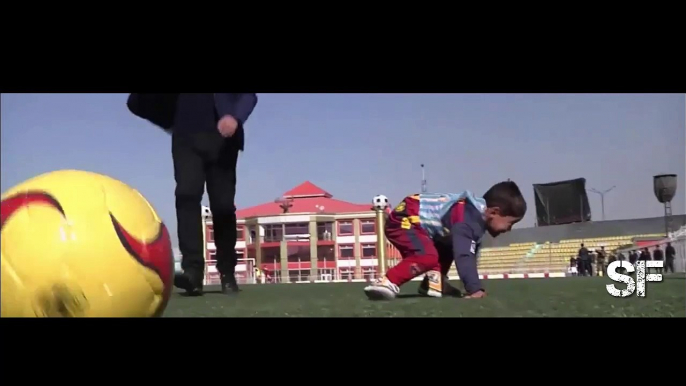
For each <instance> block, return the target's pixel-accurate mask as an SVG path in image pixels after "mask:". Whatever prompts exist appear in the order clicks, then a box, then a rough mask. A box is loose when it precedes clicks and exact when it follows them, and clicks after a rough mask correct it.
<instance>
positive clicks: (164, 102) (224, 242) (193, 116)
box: [128, 93, 257, 296]
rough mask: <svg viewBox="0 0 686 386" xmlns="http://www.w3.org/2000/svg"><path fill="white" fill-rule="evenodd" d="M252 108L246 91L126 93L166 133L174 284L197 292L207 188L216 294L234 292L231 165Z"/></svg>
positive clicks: (141, 113)
mask: <svg viewBox="0 0 686 386" xmlns="http://www.w3.org/2000/svg"><path fill="white" fill-rule="evenodd" d="M256 105H257V96H256V95H255V94H252V93H247V94H239V93H196V94H185V93H181V94H131V95H130V96H129V100H128V106H129V109H130V110H131V111H132V112H133V113H134V114H136V115H137V116H139V117H141V118H144V119H147V120H149V121H151V122H152V123H154V124H156V125H157V126H160V127H162V128H163V129H165V130H168V131H170V132H171V135H172V149H171V150H172V151H171V153H172V159H173V163H174V179H175V180H176V192H175V196H176V219H177V225H178V236H179V249H180V250H181V254H182V261H181V267H182V268H183V273H181V274H178V275H177V276H176V277H175V279H174V285H176V286H177V287H179V288H182V289H184V290H186V292H187V293H188V294H189V295H191V296H200V295H202V294H203V277H204V274H205V256H204V250H205V248H204V246H203V232H204V229H203V224H202V218H201V202H202V196H203V194H204V191H205V185H207V195H208V196H209V199H210V210H211V211H212V222H213V226H214V238H215V244H216V246H217V255H216V259H217V271H219V274H220V276H221V284H222V292H223V293H225V294H232V293H237V292H238V291H239V288H238V284H237V282H236V277H235V269H236V262H237V256H236V237H237V235H236V206H235V203H234V199H235V195H236V165H237V162H238V153H239V151H242V150H243V148H244V132H243V130H244V125H245V122H246V121H247V120H248V118H249V117H250V115H251V114H252V112H253V110H254V108H255V106H256Z"/></svg>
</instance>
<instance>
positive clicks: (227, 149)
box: [172, 130, 239, 275]
mask: <svg viewBox="0 0 686 386" xmlns="http://www.w3.org/2000/svg"><path fill="white" fill-rule="evenodd" d="M235 138H236V136H234V137H233V138H224V137H222V136H221V134H219V132H218V131H217V130H211V131H206V132H191V133H174V134H173V135H172V158H173V160H174V178H175V179H176V219H177V224H178V235H179V249H180V250H181V254H182V256H183V260H182V261H181V267H182V268H183V269H184V271H187V270H192V271H196V272H203V271H204V269H205V256H204V254H203V250H204V248H203V232H204V231H205V229H204V227H203V223H202V217H201V213H202V212H201V210H202V196H203V193H204V191H205V184H207V195H208V196H209V199H210V210H211V211H212V223H213V228H214V243H215V245H216V247H217V255H216V259H217V271H219V273H220V274H221V275H234V273H235V270H236V260H237V256H236V249H235V248H236V206H235V204H234V200H235V196H236V164H237V162H238V152H239V146H238V144H237V141H236V139H235Z"/></svg>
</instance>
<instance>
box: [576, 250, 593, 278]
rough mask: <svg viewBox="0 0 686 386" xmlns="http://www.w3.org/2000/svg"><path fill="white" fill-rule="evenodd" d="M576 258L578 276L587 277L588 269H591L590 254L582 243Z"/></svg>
mask: <svg viewBox="0 0 686 386" xmlns="http://www.w3.org/2000/svg"><path fill="white" fill-rule="evenodd" d="M577 258H578V259H579V275H581V276H587V275H588V274H589V272H590V269H589V268H590V267H591V253H590V252H589V251H588V249H587V248H586V247H585V246H584V244H583V243H581V248H579V252H578V254H577Z"/></svg>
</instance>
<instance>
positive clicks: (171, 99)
mask: <svg viewBox="0 0 686 386" xmlns="http://www.w3.org/2000/svg"><path fill="white" fill-rule="evenodd" d="M178 99H179V94H178V93H176V94H139V93H132V94H129V98H128V100H127V101H126V106H127V107H128V108H129V111H131V112H132V113H133V114H134V115H135V116H137V117H140V118H143V119H145V120H147V121H150V122H151V123H152V124H154V125H156V126H159V127H161V128H163V129H165V130H171V128H172V126H173V125H174V116H175V115H176V101H177V100H178Z"/></svg>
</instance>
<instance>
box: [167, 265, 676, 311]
mask: <svg viewBox="0 0 686 386" xmlns="http://www.w3.org/2000/svg"><path fill="white" fill-rule="evenodd" d="M611 283H614V282H612V281H610V280H609V279H607V278H602V277H573V278H562V279H511V280H487V281H485V284H484V285H485V286H486V288H487V290H488V293H489V296H488V297H487V298H485V299H457V298H443V299H432V298H424V297H419V296H418V295H417V292H416V290H417V286H418V285H419V283H417V282H411V283H408V284H406V285H404V286H403V287H402V288H401V295H400V296H399V298H398V299H396V300H394V301H390V302H372V301H369V300H368V299H367V298H366V297H365V295H364V293H363V291H362V289H363V288H364V286H365V285H366V284H364V283H333V284H265V285H246V286H243V287H242V288H243V292H241V293H240V295H238V296H226V295H222V294H220V293H219V291H218V288H213V287H209V288H206V293H205V296H203V297H199V298H188V297H185V296H183V295H182V294H180V293H174V294H173V295H172V299H171V300H170V303H169V305H168V307H167V310H166V312H165V314H164V316H166V317H427V316H429V317H684V316H686V280H685V277H684V275H678V276H667V277H665V279H664V281H663V282H662V283H648V284H647V291H646V297H645V298H639V297H636V296H635V295H634V296H631V297H629V298H623V299H622V298H613V297H611V296H610V295H609V294H608V293H607V291H606V288H605V286H606V285H607V284H611ZM614 284H615V286H616V287H617V288H619V289H624V288H626V286H625V285H624V284H621V283H614ZM453 285H455V286H456V287H458V288H461V285H460V283H459V282H455V283H453Z"/></svg>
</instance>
